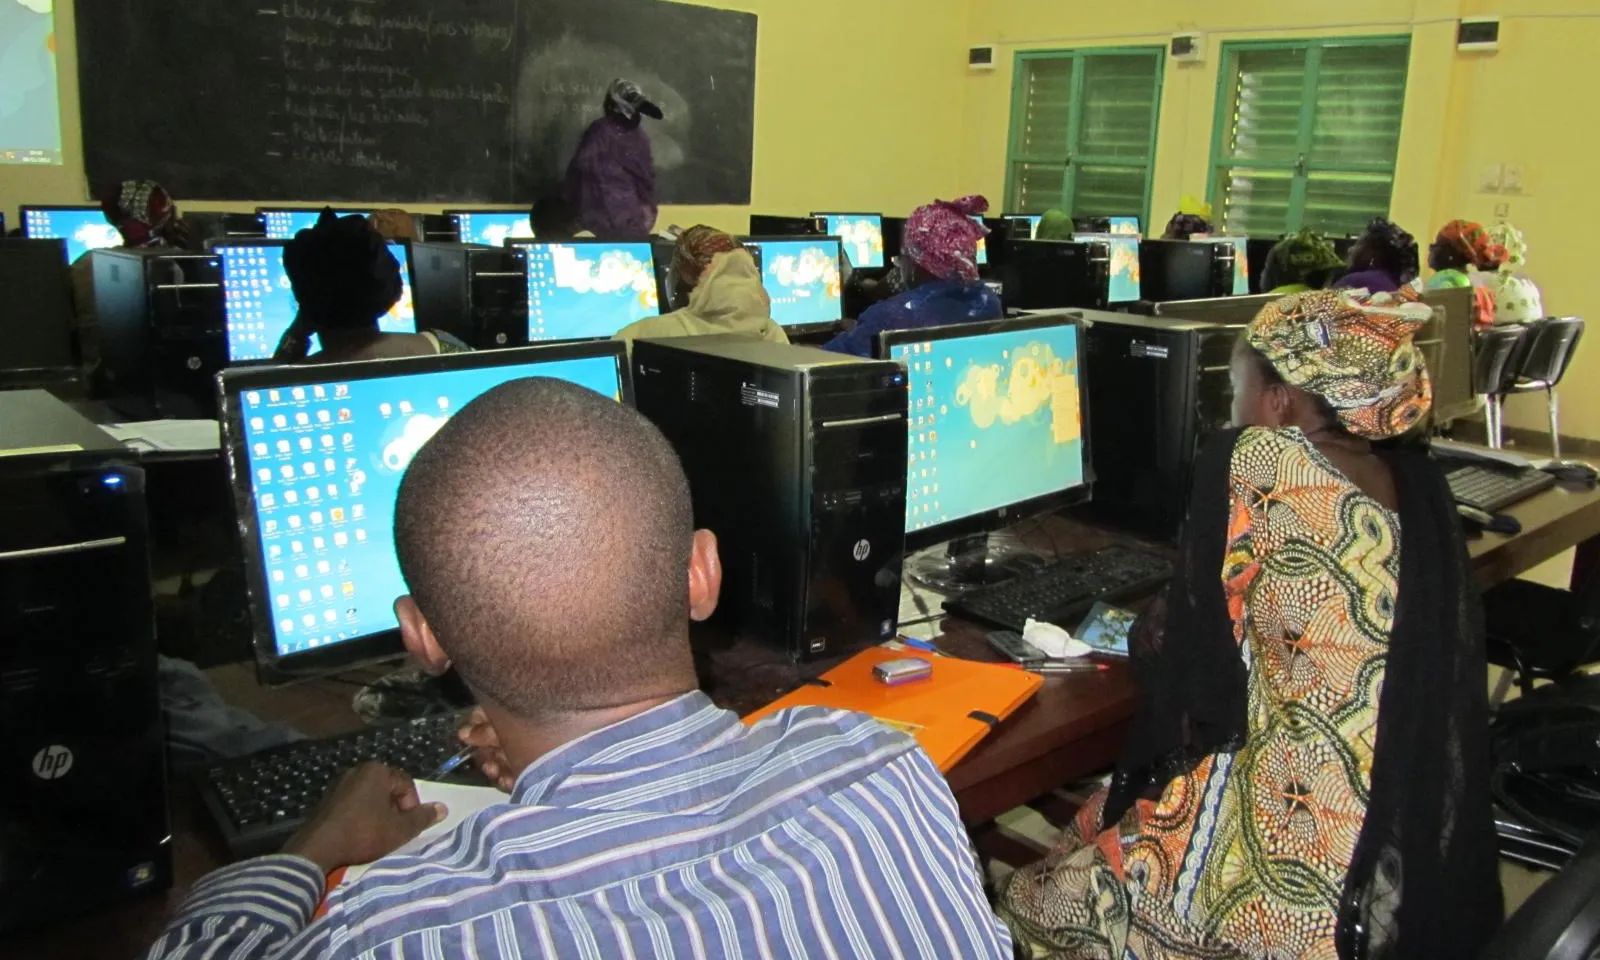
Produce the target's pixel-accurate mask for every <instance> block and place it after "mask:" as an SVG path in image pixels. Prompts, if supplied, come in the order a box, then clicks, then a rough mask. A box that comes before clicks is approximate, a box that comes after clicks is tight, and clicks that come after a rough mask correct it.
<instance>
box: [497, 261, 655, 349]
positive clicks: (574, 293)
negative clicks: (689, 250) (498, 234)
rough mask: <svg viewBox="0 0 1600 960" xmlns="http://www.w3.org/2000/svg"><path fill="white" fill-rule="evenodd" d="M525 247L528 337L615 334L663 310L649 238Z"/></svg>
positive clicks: (531, 339) (573, 337)
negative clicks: (638, 240)
mask: <svg viewBox="0 0 1600 960" xmlns="http://www.w3.org/2000/svg"><path fill="white" fill-rule="evenodd" d="M516 245H517V246H519V247H523V248H525V249H526V250H527V251H528V340H529V342H533V343H537V342H540V341H546V340H586V339H596V338H601V337H612V336H615V335H616V333H617V331H619V330H621V329H622V328H623V327H626V326H627V325H628V324H630V323H636V322H638V321H640V320H643V319H644V318H646V317H653V316H656V315H657V314H659V313H660V312H661V297H660V293H659V291H658V290H657V286H656V267H655V251H654V250H653V249H652V248H651V246H650V244H649V243H612V242H610V241H604V240H588V241H583V240H580V241H575V242H566V243H522V242H520V241H519V242H517V244H516Z"/></svg>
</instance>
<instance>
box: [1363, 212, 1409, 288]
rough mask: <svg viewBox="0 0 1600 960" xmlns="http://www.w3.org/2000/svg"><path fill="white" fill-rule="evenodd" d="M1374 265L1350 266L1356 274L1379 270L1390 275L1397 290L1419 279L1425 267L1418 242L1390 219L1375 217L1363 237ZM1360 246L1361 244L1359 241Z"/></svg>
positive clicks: (1368, 224) (1369, 222)
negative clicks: (1419, 252) (1418, 250)
mask: <svg viewBox="0 0 1600 960" xmlns="http://www.w3.org/2000/svg"><path fill="white" fill-rule="evenodd" d="M1361 241H1365V245H1366V246H1367V248H1368V250H1369V252H1370V254H1371V256H1372V259H1373V262H1371V263H1368V264H1355V263H1353V262H1352V264H1351V266H1352V267H1353V268H1354V269H1355V270H1356V271H1357V272H1359V271H1362V270H1370V269H1377V270H1382V271H1384V272H1385V273H1387V274H1389V275H1390V277H1391V278H1392V279H1393V280H1394V285H1395V286H1397V287H1401V286H1405V285H1406V284H1408V283H1410V282H1411V281H1412V280H1414V279H1416V276H1417V271H1418V269H1419V268H1420V267H1421V266H1422V264H1421V263H1420V262H1419V258H1418V256H1417V240H1416V238H1415V237H1413V236H1412V235H1411V234H1409V233H1407V232H1406V231H1405V229H1404V228H1402V227H1401V226H1400V225H1399V224H1398V223H1395V222H1394V221H1393V220H1390V219H1389V218H1388V217H1373V218H1372V219H1371V220H1370V221H1368V222H1367V229H1366V231H1365V232H1363V233H1362V235H1361ZM1358 242H1360V241H1358Z"/></svg>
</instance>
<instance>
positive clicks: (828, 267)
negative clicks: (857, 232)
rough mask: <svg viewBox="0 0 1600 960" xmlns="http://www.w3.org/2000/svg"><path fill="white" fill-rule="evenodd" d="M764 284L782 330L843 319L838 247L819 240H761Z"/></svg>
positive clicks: (774, 315)
mask: <svg viewBox="0 0 1600 960" xmlns="http://www.w3.org/2000/svg"><path fill="white" fill-rule="evenodd" d="M759 243H760V246H761V283H762V285H763V286H765V287H766V288H767V296H768V297H770V298H772V319H773V320H775V321H777V323H778V325H779V326H781V327H787V326H791V325H793V324H802V323H831V322H833V321H835V320H839V319H841V318H842V317H843V316H844V301H843V300H842V299H841V297H842V293H843V283H842V280H841V279H840V275H839V246H838V245H837V244H835V243H823V242H821V241H818V240H803V239H797V240H761V241H759Z"/></svg>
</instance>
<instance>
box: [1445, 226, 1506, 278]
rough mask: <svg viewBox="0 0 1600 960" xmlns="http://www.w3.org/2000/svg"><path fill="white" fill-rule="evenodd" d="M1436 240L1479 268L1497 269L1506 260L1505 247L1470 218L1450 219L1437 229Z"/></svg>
mask: <svg viewBox="0 0 1600 960" xmlns="http://www.w3.org/2000/svg"><path fill="white" fill-rule="evenodd" d="M1437 242H1438V244H1439V245H1440V246H1441V247H1444V248H1446V249H1448V250H1451V251H1453V252H1455V253H1457V254H1460V255H1461V257H1462V258H1464V259H1465V260H1466V261H1467V262H1468V263H1470V264H1472V265H1473V266H1474V267H1477V268H1478V269H1479V270H1487V271H1493V270H1498V269H1500V265H1501V264H1502V263H1505V262H1506V248H1505V247H1503V246H1501V245H1500V244H1499V243H1497V242H1495V240H1494V238H1493V237H1491V236H1489V231H1487V230H1485V229H1484V228H1483V224H1481V223H1474V222H1473V221H1471V220H1451V221H1450V222H1449V223H1447V224H1445V225H1444V227H1443V228H1442V229H1441V230H1440V231H1439V236H1438V238H1437Z"/></svg>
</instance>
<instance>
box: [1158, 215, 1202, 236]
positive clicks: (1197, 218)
mask: <svg viewBox="0 0 1600 960" xmlns="http://www.w3.org/2000/svg"><path fill="white" fill-rule="evenodd" d="M1210 232H1211V221H1210V220H1207V219H1206V218H1205V217H1202V216H1201V215H1199V214H1198V213H1175V214H1173V215H1172V219H1171V220H1168V221H1167V229H1165V230H1163V231H1162V232H1161V239H1163V240H1188V239H1189V238H1190V237H1196V236H1205V235H1207V234H1209V233H1210Z"/></svg>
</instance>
